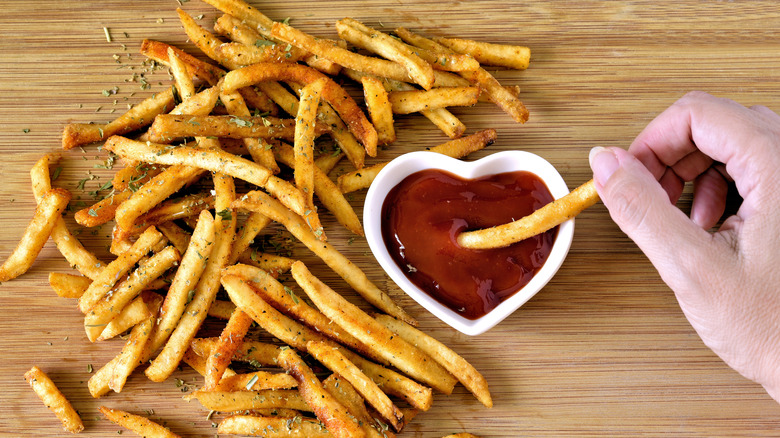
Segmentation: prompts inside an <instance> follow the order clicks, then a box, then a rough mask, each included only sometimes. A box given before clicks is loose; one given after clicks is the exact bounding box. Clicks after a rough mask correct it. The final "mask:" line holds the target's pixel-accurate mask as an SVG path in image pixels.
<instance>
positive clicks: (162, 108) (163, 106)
mask: <svg viewBox="0 0 780 438" xmlns="http://www.w3.org/2000/svg"><path fill="white" fill-rule="evenodd" d="M171 108H173V91H172V89H171V88H168V89H166V90H165V91H163V92H160V93H155V94H154V95H153V96H152V97H150V98H148V99H146V100H144V101H143V102H141V103H139V104H137V105H135V106H134V107H132V108H131V109H130V110H128V111H127V112H126V113H124V114H122V115H121V116H119V117H117V118H116V119H114V120H113V121H112V122H111V123H108V124H105V125H100V124H93V125H88V124H82V123H71V124H68V125H65V129H64V130H63V131H62V148H63V149H66V150H67V149H72V148H75V147H77V146H82V145H86V144H90V143H95V142H98V141H100V140H103V139H106V138H108V137H110V136H112V135H122V134H127V133H128V132H132V131H135V130H137V129H140V128H142V127H144V126H147V125H149V124H150V123H152V120H154V116H156V115H158V114H162V113H165V112H168V111H170V110H171Z"/></svg>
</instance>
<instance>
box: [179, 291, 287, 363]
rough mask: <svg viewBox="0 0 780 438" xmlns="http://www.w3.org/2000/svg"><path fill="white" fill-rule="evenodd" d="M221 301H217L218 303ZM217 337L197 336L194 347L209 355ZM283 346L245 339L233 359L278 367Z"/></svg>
mask: <svg viewBox="0 0 780 438" xmlns="http://www.w3.org/2000/svg"><path fill="white" fill-rule="evenodd" d="M218 302H219V301H216V303H218ZM216 344H217V338H196V339H193V340H192V344H191V347H192V349H193V350H194V351H195V352H196V353H198V354H199V355H201V356H204V357H205V356H207V355H208V352H210V351H211V350H213V349H214V346H215V345H216ZM280 351H281V347H278V346H276V345H273V344H268V343H265V342H260V341H253V340H245V341H244V342H243V343H242V344H241V345H240V346H239V347H238V350H236V353H235V355H234V357H233V360H237V361H240V362H252V363H256V364H260V365H262V366H268V367H276V366H277V364H276V356H278V355H279V352H280Z"/></svg>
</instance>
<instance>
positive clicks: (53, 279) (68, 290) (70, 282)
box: [49, 272, 92, 298]
mask: <svg viewBox="0 0 780 438" xmlns="http://www.w3.org/2000/svg"><path fill="white" fill-rule="evenodd" d="M90 284H92V280H90V279H89V277H82V276H81V275H73V274H63V273H60V272H49V285H50V286H51V288H52V289H54V292H55V293H56V294H57V295H58V296H60V297H63V298H79V297H81V296H82V295H84V291H86V290H87V288H88V287H89V285H90Z"/></svg>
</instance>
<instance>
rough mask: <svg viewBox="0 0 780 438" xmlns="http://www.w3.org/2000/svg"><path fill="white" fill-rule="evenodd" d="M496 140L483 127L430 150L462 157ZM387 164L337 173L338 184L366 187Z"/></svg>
mask: <svg viewBox="0 0 780 438" xmlns="http://www.w3.org/2000/svg"><path fill="white" fill-rule="evenodd" d="M495 140H496V130H495V129H485V130H482V131H478V132H475V133H474V134H471V135H468V136H466V137H461V138H458V139H455V140H450V141H448V142H446V143H442V144H440V145H438V146H435V147H432V148H431V149H430V151H431V152H437V153H440V154H443V155H447V156H449V157H453V158H462V157H465V156H466V155H468V154H470V153H472V152H476V151H478V150H481V149H483V148H485V147H487V146H490V145H491V144H493V142H494V141H495ZM386 165H387V162H385V163H380V164H376V165H374V166H371V167H368V168H365V169H362V170H360V171H354V172H348V173H345V174H342V175H339V178H338V182H337V184H338V186H339V189H340V190H341V192H342V193H349V192H354V191H356V190H361V189H367V188H368V187H369V186H370V185H371V182H373V181H374V178H376V176H377V175H378V174H379V172H380V171H381V170H382V169H383V168H384V167H385V166H386Z"/></svg>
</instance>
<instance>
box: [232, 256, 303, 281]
mask: <svg viewBox="0 0 780 438" xmlns="http://www.w3.org/2000/svg"><path fill="white" fill-rule="evenodd" d="M237 261H238V262H240V263H243V264H245V265H252V266H255V267H257V268H260V269H262V270H264V271H266V272H268V273H269V274H271V275H272V276H279V274H282V273H284V272H289V271H290V268H291V267H292V264H293V263H295V260H294V259H291V258H289V257H284V256H280V255H275V254H268V253H263V252H259V251H255V250H254V249H248V250H246V251H244V253H243V254H241V256H240V257H239V258H238V260H237Z"/></svg>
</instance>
